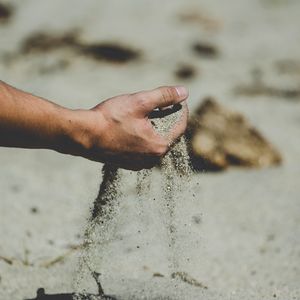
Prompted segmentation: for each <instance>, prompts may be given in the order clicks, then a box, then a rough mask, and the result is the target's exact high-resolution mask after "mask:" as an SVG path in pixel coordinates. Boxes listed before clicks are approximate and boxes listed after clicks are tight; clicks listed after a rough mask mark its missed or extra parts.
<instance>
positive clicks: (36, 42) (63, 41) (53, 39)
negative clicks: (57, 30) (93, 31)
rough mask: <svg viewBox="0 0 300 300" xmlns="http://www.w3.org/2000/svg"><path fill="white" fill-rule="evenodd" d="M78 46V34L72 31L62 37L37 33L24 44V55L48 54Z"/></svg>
mask: <svg viewBox="0 0 300 300" xmlns="http://www.w3.org/2000/svg"><path fill="white" fill-rule="evenodd" d="M77 44H78V38H77V32H75V31H72V32H68V33H64V34H62V35H52V34H49V33H45V32H37V33H34V34H32V35H30V36H28V37H27V38H26V39H25V40H24V41H23V44H22V47H21V52H22V53H23V54H28V53H37V52H48V51H52V50H57V49H60V48H64V47H76V46H77Z"/></svg>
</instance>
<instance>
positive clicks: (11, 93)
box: [0, 81, 188, 170]
mask: <svg viewBox="0 0 300 300" xmlns="http://www.w3.org/2000/svg"><path fill="white" fill-rule="evenodd" d="M187 96H188V95H187V91H186V90H185V89H184V88H180V87H179V88H175V87H162V88H158V89H155V90H152V91H146V92H140V93H136V94H128V95H122V96H118V97H114V98H111V99H108V100H106V101H104V102H102V103H100V104H99V105H97V106H96V107H94V108H92V109H90V110H70V109H67V108H64V107H62V106H59V105H57V104H55V103H52V102H50V101H47V100H45V99H42V98H39V97H36V96H34V95H31V94H28V93H25V92H23V91H20V90H17V89H15V88H13V87H11V86H9V85H7V84H5V83H3V82H1V81H0V146H5V147H21V148H41V149H52V150H55V151H58V152H61V153H65V154H71V155H77V156H82V157H85V158H88V159H90V160H94V161H99V162H110V163H113V164H117V165H118V166H120V167H123V168H126V169H134V170H136V169H141V168H147V167H151V166H153V165H154V164H155V163H156V162H157V160H158V159H159V158H160V157H161V156H163V155H164V154H165V153H166V152H167V150H168V147H169V146H168V145H169V144H170V142H172V141H173V140H175V139H176V138H178V137H179V136H180V135H181V134H183V132H184V130H185V128H186V123H187V108H186V105H185V106H184V108H185V113H184V115H183V118H182V120H181V122H180V124H178V126H176V128H175V129H174V130H173V131H172V132H171V133H170V135H169V136H168V137H166V138H163V137H161V136H160V135H159V134H157V133H156V132H155V130H154V129H153V128H152V125H151V123H150V121H149V120H148V114H149V113H150V112H151V111H152V110H153V109H154V108H157V107H160V108H163V107H165V106H169V105H172V104H176V103H179V102H182V101H183V100H185V99H186V98H187Z"/></svg>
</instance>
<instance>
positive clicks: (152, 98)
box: [136, 86, 189, 114]
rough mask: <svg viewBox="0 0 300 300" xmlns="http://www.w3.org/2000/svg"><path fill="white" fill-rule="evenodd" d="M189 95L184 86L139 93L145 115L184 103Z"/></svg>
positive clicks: (166, 87)
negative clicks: (158, 109) (157, 109)
mask: <svg viewBox="0 0 300 300" xmlns="http://www.w3.org/2000/svg"><path fill="white" fill-rule="evenodd" d="M188 95H189V92H188V90H187V89H186V88H185V87H183V86H163V87H159V88H157V89H154V90H151V91H144V92H140V93H137V94H136V96H137V97H140V98H141V100H142V101H143V110H144V113H145V114H148V113H150V112H151V111H153V110H154V109H155V108H163V107H167V106H170V105H174V104H177V103H180V102H182V101H184V100H185V99H186V98H187V97H188Z"/></svg>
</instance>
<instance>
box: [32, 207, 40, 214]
mask: <svg viewBox="0 0 300 300" xmlns="http://www.w3.org/2000/svg"><path fill="white" fill-rule="evenodd" d="M30 212H31V213H32V214H37V213H39V209H38V208H37V207H35V206H34V207H31V208H30Z"/></svg>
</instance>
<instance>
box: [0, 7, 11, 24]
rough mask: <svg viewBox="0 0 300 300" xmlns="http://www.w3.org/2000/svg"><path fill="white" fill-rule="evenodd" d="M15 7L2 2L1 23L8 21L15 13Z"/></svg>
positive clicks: (0, 9)
mask: <svg viewBox="0 0 300 300" xmlns="http://www.w3.org/2000/svg"><path fill="white" fill-rule="evenodd" d="M13 11H14V10H13V7H12V6H11V5H8V4H4V3H1V2H0V23H1V22H2V23H6V22H8V21H9V20H10V19H11V17H12V15H13Z"/></svg>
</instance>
